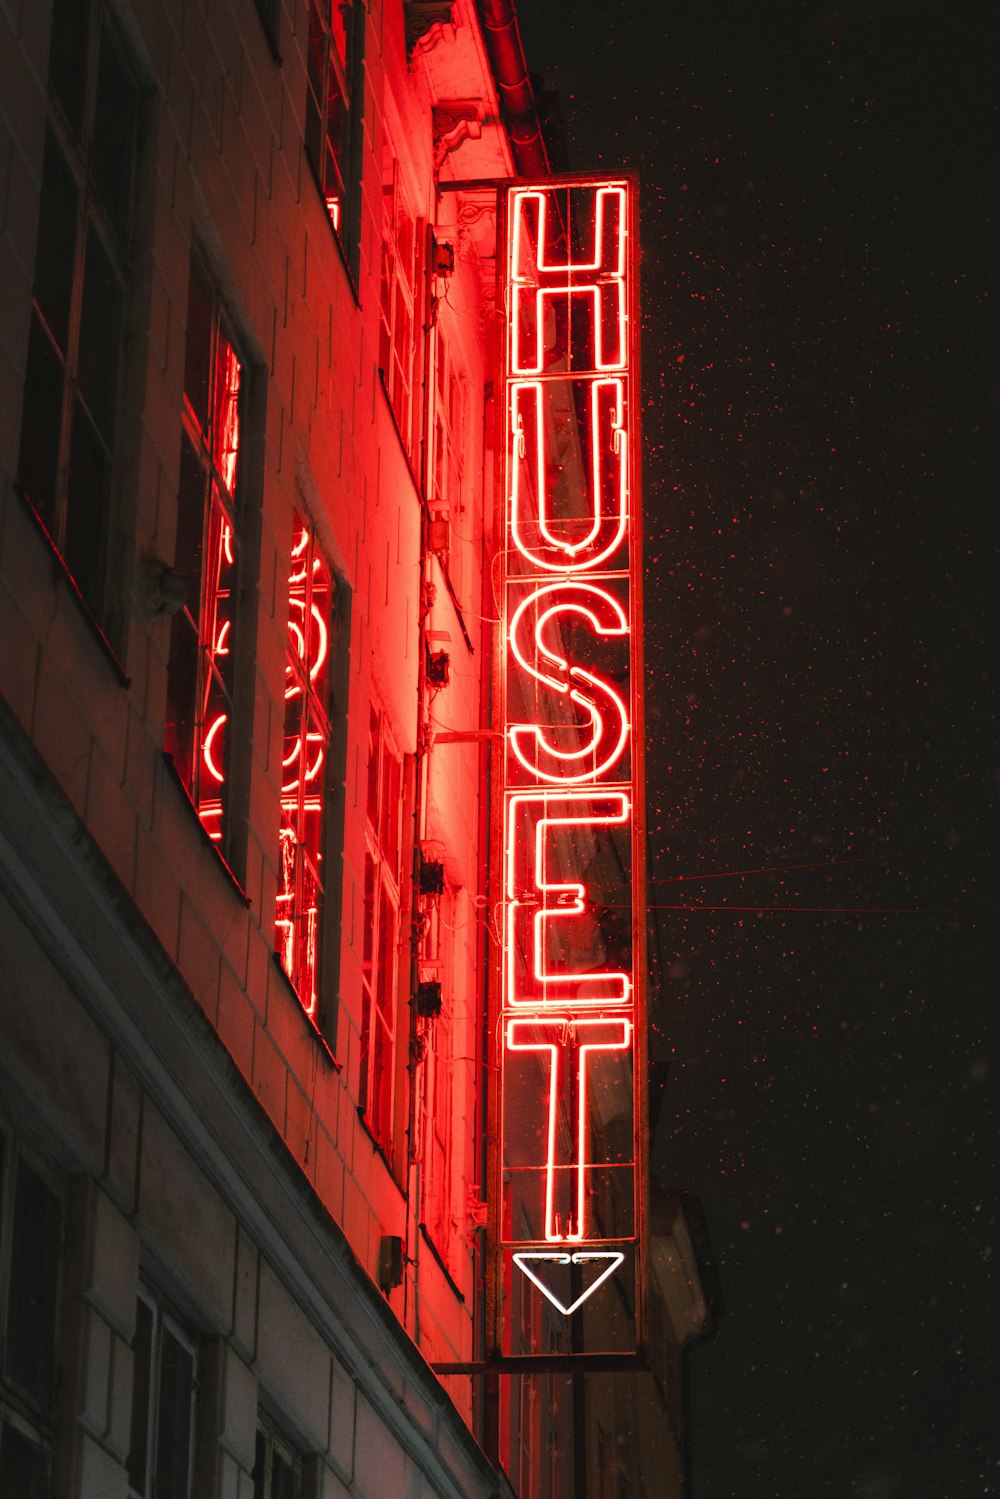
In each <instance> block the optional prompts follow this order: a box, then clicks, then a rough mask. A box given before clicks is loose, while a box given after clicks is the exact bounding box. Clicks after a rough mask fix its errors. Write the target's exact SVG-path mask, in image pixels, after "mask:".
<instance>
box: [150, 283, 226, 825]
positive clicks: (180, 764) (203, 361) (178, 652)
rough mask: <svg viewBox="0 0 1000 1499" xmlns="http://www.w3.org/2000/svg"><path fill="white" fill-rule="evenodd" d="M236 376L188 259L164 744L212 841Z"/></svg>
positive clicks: (219, 795)
mask: <svg viewBox="0 0 1000 1499" xmlns="http://www.w3.org/2000/svg"><path fill="white" fill-rule="evenodd" d="M241 384H242V365H241V363H240V360H239V358H238V357H237V354H236V351H235V348H234V346H233V343H232V340H231V338H230V336H229V333H228V330H227V328H226V325H225V321H224V319H223V315H222V311H221V308H220V305H219V300H218V297H217V296H216V294H215V291H214V289H213V287H212V285H211V283H210V282H209V280H208V278H207V276H206V275H205V274H204V272H203V271H202V269H201V265H200V263H199V261H198V260H197V259H195V258H192V261H191V269H190V280H189V286H188V311H187V329H186V344H185V359H184V408H183V422H182V429H181V457H180V481H179V485H178V495H177V545H176V552H175V566H176V567H177V569H178V571H179V572H181V573H183V574H184V575H185V576H186V577H187V578H188V580H189V582H188V596H187V600H186V601H185V605H184V607H183V609H181V610H179V611H178V613H177V614H175V615H174V619H173V626H172V633H171V640H170V664H169V669H168V674H167V731H166V749H167V752H168V753H169V754H170V755H171V756H172V757H173V761H174V765H175V766H176V769H177V772H178V774H179V775H180V778H181V780H182V781H183V783H184V785H185V787H186V788H187V790H188V792H189V794H190V796H191V799H192V801H193V802H194V804H195V807H196V808H197V811H198V815H199V817H200V818H201V821H202V823H203V825H204V827H205V830H206V832H207V833H208V835H209V837H210V838H211V839H212V840H213V842H215V843H220V842H221V841H222V838H223V819H224V809H225V791H226V784H227V780H228V763H227V750H228V746H227V742H226V741H227V735H226V728H227V725H228V724H229V722H230V719H231V717H232V700H233V665H234V661H233V652H232V637H233V624H234V620H235V609H236V574H237V557H238V553H237V535H238V533H237V522H236V493H237V480H238V470H239V451H240V397H241Z"/></svg>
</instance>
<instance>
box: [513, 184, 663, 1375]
mask: <svg viewBox="0 0 1000 1499" xmlns="http://www.w3.org/2000/svg"><path fill="white" fill-rule="evenodd" d="M633 196H634V193H633V186H632V184H631V183H630V182H629V181H627V180H611V181H604V180H601V181H597V180H593V179H589V180H581V179H566V180H562V181H560V180H553V181H550V182H546V183H541V184H537V185H534V184H533V185H528V186H524V185H512V186H510V187H509V188H507V189H506V191H505V204H504V210H505V212H504V215H503V219H504V223H505V234H504V236H503V247H502V257H503V270H502V278H503V284H502V287H501V293H502V305H503V306H504V308H505V309H506V311H507V316H508V321H507V328H506V339H505V350H504V367H503V382H504V397H503V402H502V405H501V410H502V411H503V413H504V417H505V440H504V455H505V461H504V480H503V485H502V502H503V510H502V528H503V529H502V535H503V544H502V547H501V549H500V558H499V564H500V573H501V577H500V595H501V613H502V640H501V668H500V672H499V684H498V693H497V711H498V715H499V719H500V722H502V724H503V728H504V754H503V764H502V771H501V777H500V786H499V788H498V792H497V817H496V829H497V832H496V857H497V861H498V862H497V868H498V872H499V871H500V870H502V897H501V906H502V909H501V911H500V913H499V917H500V919H499V920H498V922H497V937H498V943H497V945H498V965H497V966H498V978H499V990H500V995H499V1004H498V1007H497V1015H496V1045H497V1060H498V1068H497V1072H498V1078H499V1083H498V1098H497V1114H498V1132H497V1133H498V1140H497V1152H496V1157H495V1161H494V1165H493V1190H492V1193H491V1196H492V1199H493V1201H492V1203H491V1208H492V1214H493V1218H492V1232H493V1240H494V1251H495V1266H496V1285H495V1295H494V1304H495V1307H496V1313H497V1315H496V1317H495V1320H494V1329H493V1334H494V1345H495V1348H496V1350H497V1351H498V1352H499V1353H500V1354H501V1355H502V1356H505V1357H516V1356H519V1355H521V1356H528V1357H530V1356H531V1355H532V1354H533V1353H541V1352H547V1351H550V1348H551V1344H550V1343H549V1342H545V1343H544V1346H543V1344H542V1343H539V1346H538V1347H534V1346H529V1345H530V1342H531V1336H532V1335H531V1333H530V1332H525V1329H526V1328H528V1329H530V1328H531V1327H534V1326H540V1324H539V1322H538V1318H537V1317H534V1316H531V1315H526V1309H528V1310H529V1311H530V1308H529V1305H528V1303H529V1299H530V1298H531V1297H533V1296H535V1295H537V1294H541V1295H542V1296H543V1297H544V1298H545V1299H546V1300H547V1302H548V1303H549V1305H550V1308H552V1309H554V1313H553V1312H550V1315H553V1314H558V1317H559V1318H561V1319H565V1320H564V1321H563V1323H562V1325H563V1326H564V1327H566V1326H568V1325H569V1320H570V1319H572V1318H576V1319H578V1322H574V1324H573V1325H574V1327H578V1330H577V1332H576V1333H574V1335H573V1345H572V1346H573V1349H574V1351H576V1350H582V1351H590V1352H592V1351H605V1350H607V1351H622V1350H625V1349H626V1348H627V1347H628V1346H629V1344H628V1340H629V1337H630V1336H631V1338H632V1340H633V1346H635V1345H637V1342H638V1340H639V1330H638V1329H639V1307H640V1304H641V1301H642V1295H641V1269H640V1260H641V1198H642V1181H641V1177H642V1172H641V1155H642V1149H641V1146H642V1139H643V1123H642V1121H643V1111H642V1100H641V1082H642V1068H643V1050H644V1048H643V1040H642V1027H643V1019H644V1002H645V996H644V988H643V979H644V974H643V967H644V964H643V931H644V920H645V917H644V909H643V890H642V880H643V865H642V857H641V853H642V850H641V830H642V815H641V812H642V798H641V774H640V773H641V736H640V735H639V734H638V733H637V727H636V726H637V723H641V704H640V702H639V699H638V696H637V684H638V681H639V679H640V673H639V669H638V665H637V663H638V643H639V576H640V568H639V565H638V557H639V549H638V534H637V528H636V524H635V463H634V453H635V447H636V433H635V419H634V414H633V413H634V405H635V391H634V384H635V361H634V350H633V339H632V328H633V327H634V326H635V324H634V319H633V311H632V307H633V302H634V288H633V275H634V254H633V250H634V232H633V227H632V225H633V217H634V206H633V201H632V199H633ZM622 1277H624V1279H622ZM615 1278H618V1279H619V1280H620V1281H621V1287H622V1291H623V1294H622V1295H621V1296H620V1297H618V1298H614V1297H611V1296H610V1295H609V1291H608V1290H607V1289H604V1290H603V1293H602V1288H607V1287H609V1285H610V1283H611V1282H612V1281H613V1279H615ZM599 1293H601V1294H599ZM623 1304H624V1305H626V1306H631V1308H632V1313H631V1330H630V1329H629V1328H624V1330H623V1326H622V1325H621V1322H622V1319H621V1315H620V1313H619V1311H618V1310H617V1309H618V1308H619V1307H620V1306H621V1305H623ZM579 1319H582V1321H580V1320H579ZM626 1320H628V1319H627V1318H626ZM518 1329H520V1330H518ZM553 1335H555V1336H557V1337H558V1336H560V1334H559V1333H558V1331H557V1332H556V1333H555V1334H553V1333H552V1329H551V1327H550V1328H549V1331H548V1332H547V1333H545V1332H542V1333H539V1334H537V1336H538V1337H540V1338H542V1339H545V1338H551V1337H552V1336H553ZM526 1339H527V1344H526V1341H525V1340H526Z"/></svg>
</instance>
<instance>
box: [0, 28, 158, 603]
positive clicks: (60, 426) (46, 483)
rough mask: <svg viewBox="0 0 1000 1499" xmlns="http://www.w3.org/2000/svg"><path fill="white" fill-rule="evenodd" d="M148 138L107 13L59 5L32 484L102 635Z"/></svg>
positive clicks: (28, 421)
mask: <svg viewBox="0 0 1000 1499" xmlns="http://www.w3.org/2000/svg"><path fill="white" fill-rule="evenodd" d="M138 127H139V90H138V86H137V83H136V80H135V77H134V75H133V72H132V69H131V67H130V64H129V61H128V59H127V56H126V54H125V51H124V49H123V47H122V45H121V42H120V40H119V38H118V35H117V32H116V31H115V29H114V28H113V26H112V24H111V21H110V19H109V17H108V15H107V13H106V7H105V6H104V5H103V4H102V3H101V0H90V3H89V4H88V3H87V0H55V6H54V10H53V15H52V41H51V47H50V52H49V113H48V122H47V126H46V132H45V157H44V165H43V169H42V191H41V201H40V212H39V221H38V247H37V252H36V257H35V282H34V299H33V304H32V316H31V331H30V336H29V342H28V363H27V372H26V375H25V384H24V407H23V412H22V421H21V445H20V455H19V459H18V479H19V482H20V484H21V487H22V489H23V492H24V494H25V496H26V497H27V499H28V501H29V503H30V505H31V507H32V509H33V510H34V512H35V514H36V516H37V517H38V519H39V521H40V522H41V524H42V526H43V527H44V529H45V532H46V534H47V535H48V537H49V539H50V541H51V542H52V544H53V546H54V547H55V548H56V549H57V551H58V552H59V554H60V556H61V557H62V560H63V562H64V564H65V566H66V568H67V569H68V571H69V573H70V576H71V577H72V579H73V582H74V584H75V585H76V588H77V590H78V592H79V594H80V596H81V598H82V599H83V601H84V603H85V604H86V605H87V607H88V609H89V610H90V612H91V613H92V615H93V616H94V617H95V618H96V619H97V620H98V622H99V623H106V622H107V620H108V616H109V613H110V604H109V580H108V565H109V557H110V552H111V541H112V536H111V512H112V468H113V464H114V458H115V449H116V442H117V428H118V427H119V424H120V423H119V416H120V413H119V409H118V407H119V374H120V364H121V348H122V335H123V332H124V327H125V309H126V299H127V293H128V274H129V256H130V239H131V223H132V207H133V204H132V197H133V184H134V181H135V165H136V155H137V149H138Z"/></svg>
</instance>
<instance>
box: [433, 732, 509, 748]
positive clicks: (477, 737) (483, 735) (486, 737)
mask: <svg viewBox="0 0 1000 1499" xmlns="http://www.w3.org/2000/svg"><path fill="white" fill-rule="evenodd" d="M503 737H504V736H503V733H502V732H501V730H500V729H444V730H443V731H442V732H441V733H440V734H439V733H438V732H437V731H436V730H435V732H434V736H433V738H432V739H431V746H432V747H433V746H434V745H435V744H486V743H488V742H489V741H490V740H491V739H502V738H503Z"/></svg>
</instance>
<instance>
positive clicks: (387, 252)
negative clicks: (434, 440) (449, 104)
mask: <svg viewBox="0 0 1000 1499" xmlns="http://www.w3.org/2000/svg"><path fill="white" fill-rule="evenodd" d="M422 233H423V231H422V226H421V225H420V224H419V223H418V222H417V221H416V220H415V219H414V217H413V215H412V214H411V213H410V212H409V210H408V208H407V206H406V204H405V202H404V200H403V195H402V192H401V190H400V185H399V161H398V158H397V156H396V153H395V151H394V150H393V148H392V146H391V145H390V143H389V139H388V137H386V140H385V144H384V147H383V157H382V282H381V292H380V299H379V306H380V326H379V349H378V362H379V368H380V369H381V371H382V379H383V381H384V383H385V388H386V392H387V394H388V396H389V404H390V405H391V406H392V411H393V415H394V416H395V418H396V426H397V427H398V428H399V435H400V437H401V438H402V439H403V446H404V448H405V449H406V451H407V453H411V452H412V450H413V446H414V442H415V434H414V432H413V426H414V415H413V413H414V405H415V402H414V399H413V392H414V387H415V385H416V383H417V371H416V368H415V366H416V350H417V330H418V329H419V327H420V324H421V322H422V318H421V316H420V308H419V306H418V305H417V300H416V293H417V287H418V285H419V280H420V274H419V273H420V267H421V263H422V256H421V253H420V242H421V238H422Z"/></svg>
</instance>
